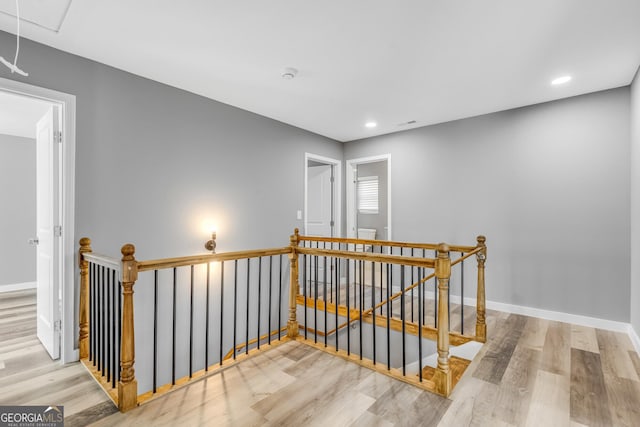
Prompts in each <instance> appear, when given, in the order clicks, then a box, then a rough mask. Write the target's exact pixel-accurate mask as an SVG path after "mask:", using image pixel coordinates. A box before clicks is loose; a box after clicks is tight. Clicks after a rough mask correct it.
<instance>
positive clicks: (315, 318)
mask: <svg viewBox="0 0 640 427" xmlns="http://www.w3.org/2000/svg"><path fill="white" fill-rule="evenodd" d="M319 245H320V242H316V249H318V246H319ZM313 261H314V262H313V264H314V268H313V272H314V275H313V277H314V281H313V288H314V290H315V296H314V297H313V342H314V343H317V342H318V256H317V255H316V256H315V257H314V259H313Z"/></svg>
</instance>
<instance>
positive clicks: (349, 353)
mask: <svg viewBox="0 0 640 427" xmlns="http://www.w3.org/2000/svg"><path fill="white" fill-rule="evenodd" d="M349 264H351V260H350V259H349V258H347V284H346V288H347V355H351V299H350V295H349V286H350V285H349ZM336 326H337V325H336ZM336 333H337V332H336Z"/></svg>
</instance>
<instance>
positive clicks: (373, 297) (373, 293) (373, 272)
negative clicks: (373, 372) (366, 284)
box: [371, 261, 382, 365]
mask: <svg viewBox="0 0 640 427" xmlns="http://www.w3.org/2000/svg"><path fill="white" fill-rule="evenodd" d="M375 268H376V266H375V263H374V262H373V261H372V262H371V309H372V310H371V316H372V317H371V320H372V323H371V331H372V344H373V364H374V365H375V364H376V310H375V308H374V307H375V306H376V270H375ZM380 289H382V288H380Z"/></svg>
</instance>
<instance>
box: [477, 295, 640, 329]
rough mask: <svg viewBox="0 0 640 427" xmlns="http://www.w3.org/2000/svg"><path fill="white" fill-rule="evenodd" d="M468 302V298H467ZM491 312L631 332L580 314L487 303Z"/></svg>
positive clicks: (619, 324) (625, 326)
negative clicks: (502, 312)
mask: <svg viewBox="0 0 640 427" xmlns="http://www.w3.org/2000/svg"><path fill="white" fill-rule="evenodd" d="M465 300H466V298H465ZM487 308H488V309H490V310H497V311H504V312H506V313H514V314H522V315H525V316H532V317H539V318H541V319H547V320H555V321H556V322H564V323H573V324H574V325H580V326H588V327H590V328H598V329H606V330H608V331H615V332H625V333H627V332H629V326H630V325H629V324H628V323H624V322H618V321H615V320H607V319H599V318H597V317H589V316H582V315H579V314H570V313H563V312H561V311H551V310H543V309H540V308H533V307H525V306H522V305H513V304H504V303H501V302H495V301H487Z"/></svg>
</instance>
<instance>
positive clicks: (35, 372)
mask: <svg viewBox="0 0 640 427" xmlns="http://www.w3.org/2000/svg"><path fill="white" fill-rule="evenodd" d="M107 401H108V398H107V397H106V395H105V394H104V392H103V391H102V389H100V387H99V386H98V385H97V384H96V383H95V381H94V380H93V379H92V378H91V377H89V376H88V374H87V371H86V370H85V369H84V367H83V366H82V365H81V364H80V363H71V364H68V365H62V364H60V363H59V362H58V361H54V360H51V357H49V354H48V353H47V351H46V350H45V349H44V347H42V344H40V341H39V340H38V338H37V337H36V293H35V291H34V290H26V291H16V292H5V293H0V405H52V404H53V405H58V404H59V405H63V406H64V414H65V419H66V420H68V421H67V422H66V423H65V425H66V426H73V425H83V424H82V423H80V424H77V423H74V419H78V418H79V417H80V416H79V415H77V414H78V413H79V412H84V411H87V410H93V411H94V412H95V411H96V409H97V408H102V411H101V412H102V413H105V412H106V413H110V412H114V410H115V408H113V405H112V404H111V401H108V402H107ZM100 405H101V406H100Z"/></svg>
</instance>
